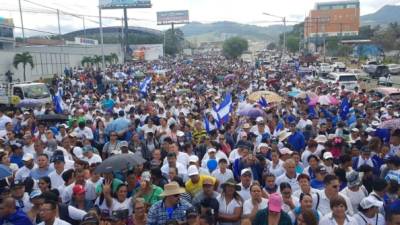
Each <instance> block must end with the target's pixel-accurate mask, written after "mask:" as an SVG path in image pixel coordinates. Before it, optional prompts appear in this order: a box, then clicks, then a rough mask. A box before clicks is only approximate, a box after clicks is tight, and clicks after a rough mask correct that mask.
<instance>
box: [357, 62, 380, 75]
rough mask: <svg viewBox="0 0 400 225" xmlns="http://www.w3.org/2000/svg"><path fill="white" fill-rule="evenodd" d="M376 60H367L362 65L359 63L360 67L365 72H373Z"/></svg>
mask: <svg viewBox="0 0 400 225" xmlns="http://www.w3.org/2000/svg"><path fill="white" fill-rule="evenodd" d="M378 65H379V64H378V62H377V61H367V63H365V64H364V65H361V69H363V70H364V71H365V72H367V73H375V70H376V68H377V67H378Z"/></svg>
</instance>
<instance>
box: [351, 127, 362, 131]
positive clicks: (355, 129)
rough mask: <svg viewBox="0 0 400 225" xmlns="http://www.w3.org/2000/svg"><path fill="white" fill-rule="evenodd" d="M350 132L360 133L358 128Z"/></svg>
mask: <svg viewBox="0 0 400 225" xmlns="http://www.w3.org/2000/svg"><path fill="white" fill-rule="evenodd" d="M351 132H360V130H359V129H358V128H352V129H351Z"/></svg>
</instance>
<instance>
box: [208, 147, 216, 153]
mask: <svg viewBox="0 0 400 225" xmlns="http://www.w3.org/2000/svg"><path fill="white" fill-rule="evenodd" d="M210 152H217V149H215V148H209V149H208V150H207V153H210Z"/></svg>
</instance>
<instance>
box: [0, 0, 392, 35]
mask: <svg viewBox="0 0 400 225" xmlns="http://www.w3.org/2000/svg"><path fill="white" fill-rule="evenodd" d="M20 1H21V5H22V10H23V22H24V27H25V28H28V29H33V30H39V31H40V32H39V31H29V30H26V31H25V33H26V35H27V36H30V35H46V34H56V33H58V19H57V18H58V17H57V13H56V12H57V9H59V10H60V27H61V33H67V32H70V31H74V30H79V29H83V27H86V28H91V27H98V26H99V23H98V21H99V19H98V14H99V10H98V0H20ZM326 1H329V0H319V1H314V0H278V1H277V0H152V1H151V2H152V8H149V9H129V10H128V18H130V20H129V26H141V27H147V28H153V29H158V30H164V29H167V28H169V27H168V26H157V22H156V12H158V11H169V10H189V18H190V21H198V22H203V23H210V22H215V21H234V22H239V23H246V24H253V25H258V26H268V25H272V24H277V22H276V21H277V20H280V19H279V18H274V17H270V16H266V15H263V12H266V13H269V14H273V15H277V16H280V17H284V16H285V17H286V18H287V20H289V21H293V22H292V24H293V23H295V22H300V21H303V20H304V17H305V15H307V14H308V12H309V10H310V9H312V8H313V7H314V5H315V3H316V2H326ZM38 4H39V5H38ZM360 4H361V15H365V14H369V13H373V12H375V11H377V10H378V9H379V8H381V7H382V6H384V5H387V4H397V5H399V4H400V0H360ZM0 5H1V7H0V17H5V18H13V21H14V24H15V26H16V27H21V19H20V14H19V7H18V0H0ZM70 13H72V14H75V16H71V15H69V14H70ZM80 15H85V17H84V18H85V19H83V18H82V16H80ZM122 16H123V10H122V9H112V10H102V17H109V18H104V19H103V26H121V25H122V21H121V20H120V19H116V18H122ZM110 17H111V18H110ZM289 24H290V23H289ZM46 32H47V33H46ZM15 33H16V36H19V35H20V33H21V29H20V28H17V29H15Z"/></svg>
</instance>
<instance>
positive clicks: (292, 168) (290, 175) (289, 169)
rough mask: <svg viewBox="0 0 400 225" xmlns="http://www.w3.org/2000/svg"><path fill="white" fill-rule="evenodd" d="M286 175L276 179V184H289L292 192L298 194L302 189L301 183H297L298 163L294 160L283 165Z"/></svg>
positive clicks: (289, 160) (288, 160)
mask: <svg viewBox="0 0 400 225" xmlns="http://www.w3.org/2000/svg"><path fill="white" fill-rule="evenodd" d="M283 166H284V168H285V171H286V173H284V174H282V175H280V176H279V177H278V178H276V184H277V185H278V186H279V185H280V184H281V183H283V182H285V183H289V184H290V186H291V188H292V191H293V192H296V191H298V190H299V189H300V186H299V182H298V181H297V176H298V174H297V173H296V163H295V162H294V160H293V159H287V160H286V161H285V163H284V164H283Z"/></svg>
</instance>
